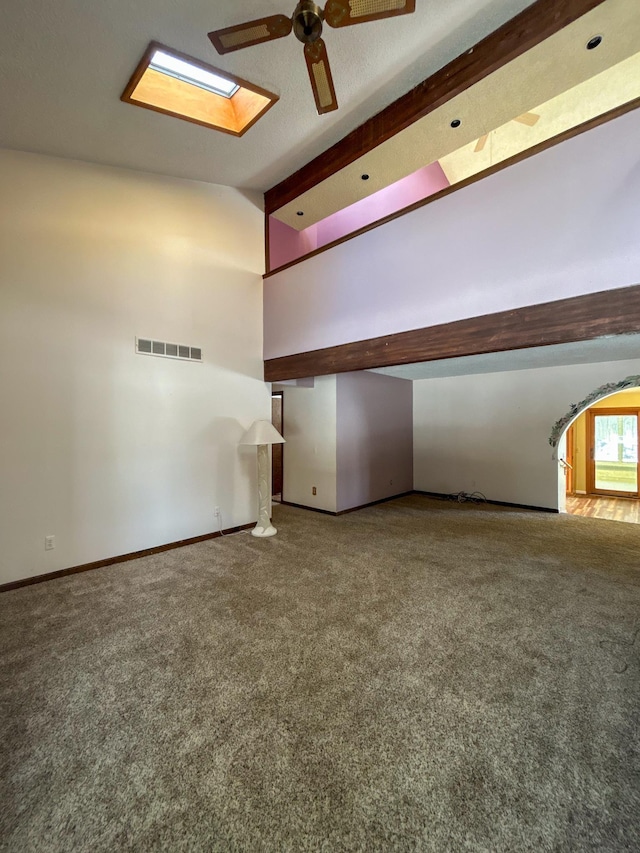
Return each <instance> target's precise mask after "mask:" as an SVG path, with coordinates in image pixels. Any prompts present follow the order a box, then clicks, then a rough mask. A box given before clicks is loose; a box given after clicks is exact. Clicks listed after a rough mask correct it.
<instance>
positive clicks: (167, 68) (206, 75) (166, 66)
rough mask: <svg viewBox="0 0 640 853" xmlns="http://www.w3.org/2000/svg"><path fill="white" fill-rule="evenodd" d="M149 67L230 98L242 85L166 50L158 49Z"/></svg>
mask: <svg viewBox="0 0 640 853" xmlns="http://www.w3.org/2000/svg"><path fill="white" fill-rule="evenodd" d="M149 68H153V70H154V71H160V72H162V73H163V74H168V75H169V76H170V77H175V78H176V80H182V81H183V82H184V83H191V84H192V85H193V86H198V88H200V89H204V90H205V91H207V92H213V93H214V94H215V95H222V97H224V98H230V97H232V95H235V93H236V92H237V91H238V89H239V88H240V86H238V84H237V83H234V82H233V81H232V80H225V78H224V77H220V76H219V75H218V74H213V72H211V71H207V70H206V69H204V68H202V67H200V66H198V65H193V64H192V63H191V62H186V61H185V60H184V59H179V58H178V57H177V56H172V55H171V54H170V53H167V52H166V51H164V50H156V52H155V53H154V54H153V56H152V57H151V62H150V63H149Z"/></svg>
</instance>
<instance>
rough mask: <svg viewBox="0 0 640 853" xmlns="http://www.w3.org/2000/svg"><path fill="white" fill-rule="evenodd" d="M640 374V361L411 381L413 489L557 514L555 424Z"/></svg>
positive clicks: (639, 359)
mask: <svg viewBox="0 0 640 853" xmlns="http://www.w3.org/2000/svg"><path fill="white" fill-rule="evenodd" d="M638 373H640V358H638V359H634V360H631V361H614V362H603V363H600V364H581V365H571V366H565V367H546V368H539V369H536V370H514V371H509V372H504V373H487V374H480V375H475V376H456V377H450V378H442V379H422V380H419V381H416V382H414V387H413V413H414V415H413V416H414V487H415V488H416V489H418V490H421V491H428V492H441V493H447V494H448V493H452V492H459V491H465V492H473V491H476V490H479V491H481V492H483V493H484V494H485V495H486V497H487V498H489V499H490V500H498V501H507V502H509V503H519V504H526V505H529V506H539V507H546V508H548V509H557V508H558V464H557V462H556V461H555V460H554V449H553V448H552V447H551V446H550V444H549V435H550V433H551V429H552V427H553V425H554V423H555V422H556V421H557V420H558V419H559V418H561V417H562V416H563V415H565V414H566V413H567V412H568V411H569V409H570V406H571V404H572V403H575V402H577V401H579V400H582V399H584V398H585V397H586V396H587V394H589V392H591V391H594V390H595V389H596V388H598V387H599V386H601V385H603V384H605V383H607V382H618V381H620V380H621V379H624V378H625V377H627V376H631V375H637V374H638Z"/></svg>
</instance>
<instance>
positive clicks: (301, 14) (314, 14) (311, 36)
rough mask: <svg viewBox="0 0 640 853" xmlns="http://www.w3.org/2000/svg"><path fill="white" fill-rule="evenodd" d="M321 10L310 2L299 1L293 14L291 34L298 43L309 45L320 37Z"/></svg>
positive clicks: (308, 0)
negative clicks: (292, 33)
mask: <svg viewBox="0 0 640 853" xmlns="http://www.w3.org/2000/svg"><path fill="white" fill-rule="evenodd" d="M323 17H324V16H323V14H322V9H321V8H320V7H319V6H318V5H316V4H315V3H312V2H311V0H301V2H300V3H298V5H297V6H296V8H295V12H294V13H293V32H294V34H295V37H296V38H297V39H298V41H301V42H302V43H303V44H311V43H312V42H314V41H317V40H318V39H319V38H320V36H321V35H322V20H323Z"/></svg>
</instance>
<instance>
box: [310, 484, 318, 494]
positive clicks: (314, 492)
mask: <svg viewBox="0 0 640 853" xmlns="http://www.w3.org/2000/svg"><path fill="white" fill-rule="evenodd" d="M311 494H312V495H317V494H318V490H317V489H316V487H315V486H313V488H312V489H311Z"/></svg>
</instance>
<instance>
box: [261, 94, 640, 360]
mask: <svg viewBox="0 0 640 853" xmlns="http://www.w3.org/2000/svg"><path fill="white" fill-rule="evenodd" d="M638 138H640V109H637V110H635V111H633V112H630V113H627V114H626V115H624V116H621V117H620V118H617V119H615V120H614V121H610V122H608V123H606V124H603V125H601V126H600V127H597V128H595V129H593V130H590V131H589V132H587V133H583V134H581V135H580V136H576V137H574V138H573V139H570V140H567V141H565V142H563V143H561V144H559V145H556V146H554V147H552V148H549V149H547V150H546V151H543V152H542V153H539V154H536V155H535V156H533V157H530V158H529V159H527V160H523V161H522V162H520V163H518V164H516V165H513V166H509V167H508V168H506V169H503V170H501V171H499V172H496V173H495V174H494V175H491V176H490V177H487V178H483V179H481V180H479V181H477V182H476V183H474V184H471V185H469V186H467V187H464V188H463V189H459V190H456V191H455V192H452V193H451V194H450V195H447V196H446V197H444V198H441V199H438V200H436V201H434V202H433V203H431V204H427V205H425V206H424V207H421V208H418V209H417V210H414V211H413V212H411V213H408V214H405V215H404V216H401V217H399V218H398V219H394V220H393V221H391V222H387V223H386V224H384V225H381V226H379V227H377V228H375V229H374V230H372V231H369V232H367V233H365V234H362V235H361V236H359V237H355V238H354V239H352V240H349V241H347V242H345V243H341V244H340V245H337V246H334V247H333V248H331V249H328V250H327V251H325V252H322V253H320V254H318V255H315V256H314V257H311V258H307V259H306V260H304V261H301V262H300V263H298V264H296V265H294V266H292V267H290V268H288V269H285V270H282V271H280V272H278V273H275V274H274V275H272V276H270V277H269V278H267V279H266V281H265V326H264V328H265V358H267V359H270V358H276V357H279V356H286V355H291V354H294V353H300V352H307V351H310V350H316V349H322V348H324V347H332V346H337V345H340V344H345V343H349V342H352V341H361V340H366V339H368V338H373V337H378V336H381V335H387V334H394V333H396V332H403V331H406V330H409V329H419V328H425V327H428V326H433V325H438V324H442V323H449V322H452V321H455V320H461V319H464V318H466V317H475V316H480V315H485V314H491V313H494V312H497V311H504V310H509V309H513V308H518V307H522V306H526V305H535V304H539V303H542V302H549V301H554V300H558V299H562V298H565V297H572V296H578V295H580V294H583V293H595V292H598V291H604V290H609V289H613V288H618V287H626V286H628V285H633V284H638V283H639V282H640V280H639V278H638V271H639V270H640V146H639V145H638Z"/></svg>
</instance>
